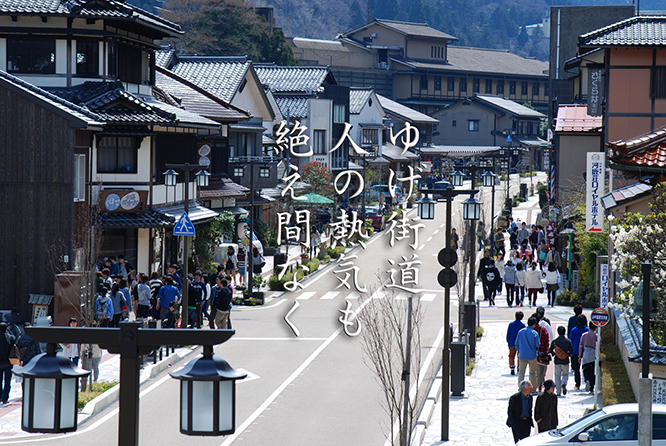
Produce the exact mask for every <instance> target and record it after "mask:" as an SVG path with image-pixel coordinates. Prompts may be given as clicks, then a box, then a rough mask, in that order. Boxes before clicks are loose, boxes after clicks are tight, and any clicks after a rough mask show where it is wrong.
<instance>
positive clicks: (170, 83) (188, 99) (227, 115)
mask: <svg viewBox="0 0 666 446" xmlns="http://www.w3.org/2000/svg"><path fill="white" fill-rule="evenodd" d="M155 84H156V88H155V89H154V91H155V92H156V93H157V94H156V97H157V98H158V99H160V100H162V101H163V102H165V103H167V104H170V105H172V106H175V107H181V108H184V109H185V110H188V111H190V112H192V113H196V114H198V115H201V116H205V117H207V118H210V119H213V120H216V121H219V122H238V121H245V120H248V119H250V118H251V114H250V112H246V111H242V110H240V109H239V108H237V107H234V106H232V105H230V104H228V103H226V102H224V101H223V100H222V99H220V98H218V97H216V96H215V95H213V94H210V93H208V92H207V91H206V90H203V89H202V88H200V87H198V86H196V85H194V84H192V83H190V82H189V81H187V80H185V79H183V78H181V77H180V76H177V75H176V74H174V73H172V72H171V71H169V70H166V69H164V68H161V67H157V68H156V72H155Z"/></svg>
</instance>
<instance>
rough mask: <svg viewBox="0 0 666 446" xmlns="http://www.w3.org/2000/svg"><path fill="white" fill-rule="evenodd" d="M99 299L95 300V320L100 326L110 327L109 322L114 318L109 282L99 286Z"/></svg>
mask: <svg viewBox="0 0 666 446" xmlns="http://www.w3.org/2000/svg"><path fill="white" fill-rule="evenodd" d="M97 288H98V291H97V300H95V320H96V321H97V325H99V326H100V327H108V326H109V322H110V321H111V320H112V319H113V303H112V301H111V296H110V295H109V284H108V283H107V282H104V284H102V285H100V286H98V287H97Z"/></svg>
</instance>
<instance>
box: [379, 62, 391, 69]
mask: <svg viewBox="0 0 666 446" xmlns="http://www.w3.org/2000/svg"><path fill="white" fill-rule="evenodd" d="M377 68H380V69H382V70H388V69H389V64H388V63H386V62H379V63H378V64H377Z"/></svg>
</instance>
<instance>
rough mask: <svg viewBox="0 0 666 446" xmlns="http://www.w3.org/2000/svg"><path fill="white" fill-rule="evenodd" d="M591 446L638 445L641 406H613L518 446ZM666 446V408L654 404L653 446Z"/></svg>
mask: <svg viewBox="0 0 666 446" xmlns="http://www.w3.org/2000/svg"><path fill="white" fill-rule="evenodd" d="M572 443H573V444H589V445H594V446H611V445H612V446H630V445H631V446H634V445H638V404H614V405H611V406H606V407H604V408H602V409H599V410H596V411H594V412H591V413H589V414H588V415H586V416H584V417H583V418H581V419H579V420H576V421H574V422H573V423H571V424H569V425H568V426H565V427H563V428H561V429H553V430H550V431H548V432H542V433H540V434H538V435H533V436H531V437H527V438H524V439H523V440H521V441H519V442H518V445H519V446H536V445H559V444H562V445H564V444H567V445H570V444H572ZM665 445H666V404H652V446H665Z"/></svg>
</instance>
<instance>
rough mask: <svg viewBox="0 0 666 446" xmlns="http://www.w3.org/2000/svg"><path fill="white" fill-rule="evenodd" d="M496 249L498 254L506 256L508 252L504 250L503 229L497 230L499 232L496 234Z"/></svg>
mask: <svg viewBox="0 0 666 446" xmlns="http://www.w3.org/2000/svg"><path fill="white" fill-rule="evenodd" d="M494 243H495V249H496V250H497V252H498V253H500V252H501V253H502V254H504V253H505V252H506V251H505V250H504V249H505V248H504V231H503V230H502V228H501V227H500V228H497V232H496V233H495V240H494Z"/></svg>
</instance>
